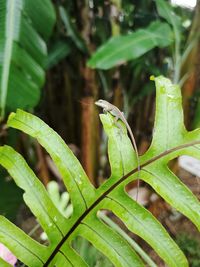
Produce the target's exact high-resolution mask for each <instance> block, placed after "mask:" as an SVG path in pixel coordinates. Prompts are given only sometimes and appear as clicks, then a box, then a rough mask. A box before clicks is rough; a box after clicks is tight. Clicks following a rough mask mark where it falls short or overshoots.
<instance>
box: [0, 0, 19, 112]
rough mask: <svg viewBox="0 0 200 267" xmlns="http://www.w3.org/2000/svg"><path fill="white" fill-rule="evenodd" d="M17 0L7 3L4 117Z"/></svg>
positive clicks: (2, 107) (2, 90) (3, 89)
mask: <svg viewBox="0 0 200 267" xmlns="http://www.w3.org/2000/svg"><path fill="white" fill-rule="evenodd" d="M16 5H17V1H8V2H7V4H6V13H7V15H6V26H5V27H6V30H5V34H6V36H7V38H6V42H5V46H4V47H5V53H4V58H3V71H2V81H1V98H0V106H1V114H0V115H1V116H2V117H4V109H5V104H6V98H7V91H8V79H9V70H10V64H11V55H12V48H13V39H14V28H15V26H14V25H15V14H14V13H15V12H14V11H15V9H16Z"/></svg>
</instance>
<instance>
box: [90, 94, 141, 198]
mask: <svg viewBox="0 0 200 267" xmlns="http://www.w3.org/2000/svg"><path fill="white" fill-rule="evenodd" d="M95 104H96V105H97V106H99V107H101V108H103V111H104V112H109V113H111V114H112V115H113V116H114V117H115V120H116V122H117V120H119V119H120V120H121V121H122V122H123V123H124V124H125V126H126V128H127V130H128V133H129V135H130V137H131V141H132V144H133V147H134V149H135V153H136V158H137V165H138V166H137V167H138V185H137V194H136V201H137V199H138V189H139V179H140V178H139V174H140V160H139V154H138V149H137V145H136V142H135V138H134V136H133V133H132V130H131V127H130V126H129V124H128V122H127V120H126V118H125V116H124V113H123V112H121V111H120V110H119V109H118V108H117V107H116V106H114V105H113V104H111V103H109V102H108V101H106V100H102V99H99V100H98V101H96V102H95Z"/></svg>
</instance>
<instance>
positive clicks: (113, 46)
mask: <svg viewBox="0 0 200 267" xmlns="http://www.w3.org/2000/svg"><path fill="white" fill-rule="evenodd" d="M163 32H164V33H165V38H163ZM171 42H172V35H171V29H170V27H169V26H168V24H166V23H161V22H159V21H156V22H153V23H151V24H150V25H149V27H147V28H146V29H139V30H137V31H135V32H133V33H130V34H128V35H124V36H123V35H122V36H115V37H112V38H111V39H110V40H109V41H108V42H107V43H105V44H104V45H102V46H101V47H100V48H99V49H98V50H97V52H96V53H95V54H94V55H93V56H92V57H91V59H90V60H89V61H88V66H89V67H91V68H99V69H109V68H112V67H114V66H115V65H119V64H122V63H125V62H126V61H128V60H131V59H136V58H138V57H140V56H141V55H143V54H145V53H147V52H148V51H149V50H151V49H153V48H155V47H157V46H158V47H165V46H168V45H169V44H170V43H171Z"/></svg>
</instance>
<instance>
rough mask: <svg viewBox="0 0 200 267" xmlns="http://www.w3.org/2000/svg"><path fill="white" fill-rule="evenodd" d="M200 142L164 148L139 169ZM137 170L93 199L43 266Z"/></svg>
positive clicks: (45, 266)
mask: <svg viewBox="0 0 200 267" xmlns="http://www.w3.org/2000/svg"><path fill="white" fill-rule="evenodd" d="M197 144H200V140H198V141H194V142H191V143H186V144H183V145H179V146H177V147H174V148H171V149H169V150H166V151H164V152H162V153H161V154H159V155H157V156H155V157H153V158H151V159H150V160H147V161H146V162H144V163H143V164H141V166H140V167H141V170H142V168H143V167H146V166H148V165H149V164H151V163H153V162H155V161H156V160H158V159H160V158H162V157H164V156H167V155H168V154H170V153H173V152H175V151H178V150H181V149H184V148H187V147H190V146H194V145H197ZM137 171H138V168H137V167H136V168H135V169H133V170H131V171H130V172H128V173H127V174H126V175H124V176H122V177H121V178H120V179H119V180H118V181H117V182H115V183H114V184H113V185H112V186H111V187H110V188H109V189H107V190H106V191H105V192H104V193H103V194H102V195H100V197H99V198H97V199H96V200H95V202H94V203H93V204H92V205H91V206H90V207H89V208H88V209H87V210H86V211H85V212H84V213H83V214H82V215H81V216H80V217H79V218H78V219H77V220H76V222H75V223H74V225H73V226H72V227H71V229H70V230H69V231H68V233H67V234H66V235H65V236H64V237H63V239H62V240H61V241H60V242H59V243H58V245H57V246H56V248H55V249H54V251H53V252H52V253H51V255H50V256H49V258H48V259H47V261H46V263H45V264H44V265H43V267H47V266H48V265H49V263H50V262H51V261H52V260H53V258H54V257H55V255H56V254H57V253H58V251H59V249H60V248H61V246H62V245H63V244H64V243H65V241H66V240H67V239H68V238H69V236H70V235H71V234H72V233H73V232H74V231H75V230H76V228H77V227H78V226H79V224H80V223H81V222H82V221H83V220H84V218H85V217H86V216H87V215H88V214H89V213H90V211H92V210H93V209H94V208H95V207H96V206H97V205H98V204H99V203H100V202H101V201H102V200H103V199H104V198H105V197H106V196H107V195H108V194H109V193H110V192H112V191H113V190H114V189H115V188H116V187H117V186H118V185H120V184H121V183H122V182H124V181H125V180H126V179H127V178H128V177H129V176H131V175H133V174H134V173H136V172H137Z"/></svg>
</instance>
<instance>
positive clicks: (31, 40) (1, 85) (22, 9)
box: [0, 0, 55, 117]
mask: <svg viewBox="0 0 200 267" xmlns="http://www.w3.org/2000/svg"><path fill="white" fill-rule="evenodd" d="M0 6H1V9H0V24H1V25H2V26H1V29H0V40H1V42H0V110H1V117H4V114H5V108H7V109H8V110H9V111H10V110H14V109H16V108H18V107H21V108H30V107H34V106H35V105H36V104H37V103H38V101H39V97H40V88H41V87H42V85H43V84H44V79H45V73H44V62H45V58H46V55H47V49H46V43H45V41H46V40H47V39H48V38H49V35H50V33H51V31H52V28H53V25H54V22H55V12H54V9H53V6H52V4H51V1H50V0H44V1H39V0H36V1H35V0H34V1H33V0H26V1H25V0H16V1H12V0H8V1H5V0H0Z"/></svg>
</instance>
